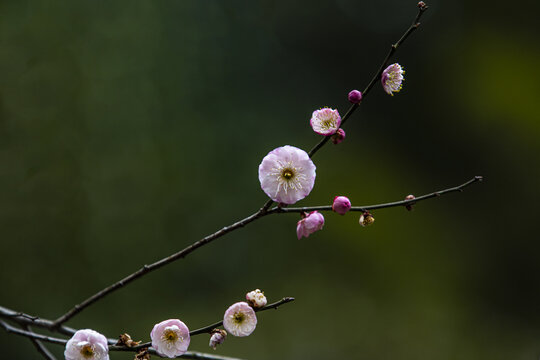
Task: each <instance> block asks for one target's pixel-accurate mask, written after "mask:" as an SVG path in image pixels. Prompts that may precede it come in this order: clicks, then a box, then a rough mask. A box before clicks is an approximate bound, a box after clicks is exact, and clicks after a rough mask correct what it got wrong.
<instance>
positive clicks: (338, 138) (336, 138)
mask: <svg viewBox="0 0 540 360" xmlns="http://www.w3.org/2000/svg"><path fill="white" fill-rule="evenodd" d="M330 139H331V140H332V143H334V145H337V144H339V143H340V142H342V141H343V140H345V130H343V129H341V128H340V129H338V130H337V131H336V133H335V134H334V135H332V137H331V138H330Z"/></svg>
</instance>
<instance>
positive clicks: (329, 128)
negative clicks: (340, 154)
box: [309, 107, 341, 136]
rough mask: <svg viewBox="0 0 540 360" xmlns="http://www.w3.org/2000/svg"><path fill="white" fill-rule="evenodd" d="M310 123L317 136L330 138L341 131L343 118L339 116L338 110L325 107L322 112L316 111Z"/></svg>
mask: <svg viewBox="0 0 540 360" xmlns="http://www.w3.org/2000/svg"><path fill="white" fill-rule="evenodd" d="M309 123H310V124H311V127H312V128H313V131H315V132H316V133H317V134H320V135H324V136H328V135H332V134H333V133H335V132H336V131H337V129H339V126H340V125H341V116H339V112H338V111H337V110H332V109H330V108H326V107H325V108H322V109H320V110H315V111H314V112H313V114H312V115H311V120H310V121H309Z"/></svg>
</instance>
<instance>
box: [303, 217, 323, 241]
mask: <svg viewBox="0 0 540 360" xmlns="http://www.w3.org/2000/svg"><path fill="white" fill-rule="evenodd" d="M323 226H324V216H322V214H321V213H320V212H318V211H312V212H310V213H309V214H308V215H307V216H306V217H305V218H303V219H302V220H300V221H298V224H297V225H296V236H298V240H300V239H301V238H302V237H303V236H304V237H308V236H309V235H311V234H313V233H314V232H315V231H318V230H321V229H322V228H323Z"/></svg>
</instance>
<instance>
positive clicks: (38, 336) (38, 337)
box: [0, 320, 68, 345]
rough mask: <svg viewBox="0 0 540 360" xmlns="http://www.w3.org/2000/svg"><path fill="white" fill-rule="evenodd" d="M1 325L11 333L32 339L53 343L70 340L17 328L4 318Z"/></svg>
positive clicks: (0, 322)
mask: <svg viewBox="0 0 540 360" xmlns="http://www.w3.org/2000/svg"><path fill="white" fill-rule="evenodd" d="M0 326H1V327H3V328H4V330H6V331H7V332H9V333H12V334H16V335H21V336H25V337H27V338H30V339H36V340H41V341H45V342H49V343H52V344H59V345H66V343H67V342H68V341H67V340H65V339H59V338H55V337H51V336H45V335H41V334H37V333H35V332H32V331H26V330H21V329H17V328H15V327H13V326H11V325H9V324H8V323H6V322H4V321H2V320H0Z"/></svg>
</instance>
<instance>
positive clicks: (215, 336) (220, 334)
mask: <svg viewBox="0 0 540 360" xmlns="http://www.w3.org/2000/svg"><path fill="white" fill-rule="evenodd" d="M226 338H227V332H226V331H225V330H221V329H214V330H212V336H210V343H209V344H208V345H209V346H210V347H211V348H212V349H214V350H216V347H217V346H218V345H220V344H223V342H224V341H225V339H226Z"/></svg>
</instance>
